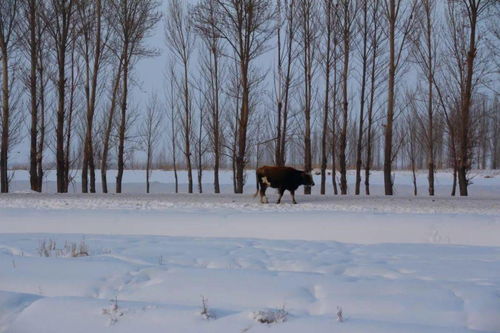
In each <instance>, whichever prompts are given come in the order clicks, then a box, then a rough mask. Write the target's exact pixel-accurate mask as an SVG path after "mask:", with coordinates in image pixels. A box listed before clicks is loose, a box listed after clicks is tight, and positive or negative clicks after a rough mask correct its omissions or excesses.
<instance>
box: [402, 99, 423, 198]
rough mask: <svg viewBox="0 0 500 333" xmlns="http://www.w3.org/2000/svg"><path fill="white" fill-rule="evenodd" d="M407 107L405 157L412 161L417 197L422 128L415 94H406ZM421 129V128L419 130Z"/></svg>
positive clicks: (414, 193) (414, 189)
mask: <svg viewBox="0 0 500 333" xmlns="http://www.w3.org/2000/svg"><path fill="white" fill-rule="evenodd" d="M406 99H407V105H408V106H409V107H408V109H409V111H408V112H407V114H406V115H405V123H404V125H403V129H404V132H405V143H404V144H405V155H406V157H407V158H408V159H409V161H410V168H411V172H412V179H413V195H415V196H416V195H417V194H418V192H417V190H418V188H417V176H416V171H417V170H416V169H417V155H418V146H419V144H420V142H419V141H420V140H419V132H420V131H421V130H422V126H419V124H420V122H419V120H418V114H417V112H418V111H417V106H416V101H415V94H414V93H413V92H407V94H406ZM419 127H420V128H419Z"/></svg>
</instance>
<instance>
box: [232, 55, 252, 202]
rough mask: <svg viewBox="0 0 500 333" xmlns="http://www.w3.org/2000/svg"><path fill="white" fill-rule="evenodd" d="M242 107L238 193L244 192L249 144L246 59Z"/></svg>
mask: <svg viewBox="0 0 500 333" xmlns="http://www.w3.org/2000/svg"><path fill="white" fill-rule="evenodd" d="M240 71H241V72H240V73H241V74H240V75H241V87H242V91H241V97H242V98H241V109H240V118H239V125H238V150H237V155H236V188H235V190H236V191H235V192H236V193H243V186H244V184H245V175H244V172H245V165H246V160H245V156H246V145H247V127H248V117H249V111H250V110H249V107H250V87H249V81H248V80H249V78H248V63H247V62H246V61H244V62H243V63H242V64H241V69H240Z"/></svg>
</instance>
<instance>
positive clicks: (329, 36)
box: [320, 1, 332, 194]
mask: <svg viewBox="0 0 500 333" xmlns="http://www.w3.org/2000/svg"><path fill="white" fill-rule="evenodd" d="M326 12H327V13H326V15H327V22H326V25H327V27H326V29H327V30H326V56H325V57H326V68H325V102H324V106H323V131H322V137H321V189H320V193H321V194H325V192H326V165H327V162H328V153H327V149H326V148H327V137H328V115H329V111H330V110H329V109H330V99H329V97H330V71H331V59H330V57H331V39H332V22H331V20H332V1H328V4H327V7H326Z"/></svg>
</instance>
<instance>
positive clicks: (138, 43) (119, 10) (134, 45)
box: [109, 0, 160, 193]
mask: <svg viewBox="0 0 500 333" xmlns="http://www.w3.org/2000/svg"><path fill="white" fill-rule="evenodd" d="M109 5H110V8H109V10H110V12H111V13H113V14H114V17H113V24H112V28H113V29H115V31H116V34H117V35H118V41H119V45H120V49H121V54H122V56H123V72H122V78H121V79H122V83H121V89H122V91H121V102H120V124H119V128H118V162H117V164H118V173H117V175H116V193H121V191H122V178H123V170H124V167H125V133H126V130H127V119H128V115H127V100H128V94H129V92H128V89H129V87H128V86H129V81H130V79H129V75H130V72H131V70H132V69H133V65H134V64H135V63H136V61H137V60H138V59H139V58H141V57H144V56H151V55H154V52H153V51H151V50H149V49H147V48H146V47H145V46H144V39H145V38H146V37H147V36H148V34H149V33H150V32H151V30H152V28H153V27H154V26H155V24H156V23H157V22H158V21H159V19H160V14H159V13H158V12H157V8H158V2H157V1H156V0H110V1H109Z"/></svg>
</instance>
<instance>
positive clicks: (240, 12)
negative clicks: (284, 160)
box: [197, 0, 274, 193]
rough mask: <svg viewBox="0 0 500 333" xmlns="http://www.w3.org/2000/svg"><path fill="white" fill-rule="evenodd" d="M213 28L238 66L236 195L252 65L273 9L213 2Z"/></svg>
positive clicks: (248, 1)
mask: <svg viewBox="0 0 500 333" xmlns="http://www.w3.org/2000/svg"><path fill="white" fill-rule="evenodd" d="M216 1H217V6H216V12H215V17H216V22H217V24H216V25H215V26H214V27H215V29H216V30H217V33H218V35H219V36H220V38H222V39H224V40H225V41H227V43H228V45H229V47H230V49H231V50H232V52H231V55H234V57H235V60H236V61H237V63H238V67H239V68H238V73H239V79H240V85H241V103H239V107H240V110H239V116H238V121H237V137H238V140H237V151H236V156H235V157H236V160H235V171H236V176H235V180H236V186H235V192H236V193H243V185H244V181H245V179H244V170H245V166H246V164H247V128H248V121H249V118H250V97H251V93H252V91H251V89H252V84H251V80H252V75H251V68H252V62H253V61H254V60H255V59H256V58H257V57H258V56H259V55H260V54H262V52H264V51H265V50H266V42H267V41H268V40H269V38H270V37H271V36H272V31H273V30H272V29H270V23H271V22H272V18H273V15H274V6H273V4H272V1H270V0H245V1H240V0H216ZM207 20H208V19H207V18H206V17H205V18H204V19H201V17H200V18H199V21H198V22H197V25H199V26H200V25H205V24H206V22H207Z"/></svg>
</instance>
